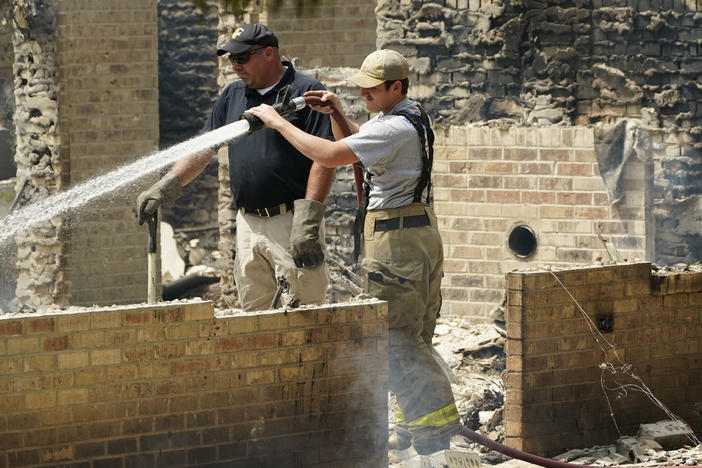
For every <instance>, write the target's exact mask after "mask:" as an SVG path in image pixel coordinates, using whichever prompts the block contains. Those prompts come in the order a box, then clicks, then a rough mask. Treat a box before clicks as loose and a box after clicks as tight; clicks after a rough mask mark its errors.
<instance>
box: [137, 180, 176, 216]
mask: <svg viewBox="0 0 702 468" xmlns="http://www.w3.org/2000/svg"><path fill="white" fill-rule="evenodd" d="M182 194H183V186H182V185H181V184H180V180H179V179H178V176H176V175H175V174H173V173H172V172H169V173H167V174H166V175H165V176H163V177H162V178H161V180H159V181H158V182H156V183H155V184H154V185H152V186H151V187H150V188H148V189H146V190H144V191H143V192H141V193H140V194H139V196H138V197H137V215H138V216H139V224H144V221H146V218H148V217H149V216H151V215H153V214H154V213H156V210H158V207H159V206H161V205H165V204H166V203H172V202H174V201H175V200H177V199H178V197H180V196H181V195H182Z"/></svg>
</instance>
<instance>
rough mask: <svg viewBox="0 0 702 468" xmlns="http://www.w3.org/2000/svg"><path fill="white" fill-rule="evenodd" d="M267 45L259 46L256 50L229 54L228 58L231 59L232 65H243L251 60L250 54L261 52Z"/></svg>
mask: <svg viewBox="0 0 702 468" xmlns="http://www.w3.org/2000/svg"><path fill="white" fill-rule="evenodd" d="M267 47H268V46H265V47H261V48H260V49H256V50H247V51H246V52H242V53H240V54H236V55H232V54H229V60H231V62H232V65H233V64H234V63H238V64H239V65H243V64H245V63H248V61H249V60H251V56H252V55H253V54H257V53H259V52H261V51H262V50H265V49H266V48H267Z"/></svg>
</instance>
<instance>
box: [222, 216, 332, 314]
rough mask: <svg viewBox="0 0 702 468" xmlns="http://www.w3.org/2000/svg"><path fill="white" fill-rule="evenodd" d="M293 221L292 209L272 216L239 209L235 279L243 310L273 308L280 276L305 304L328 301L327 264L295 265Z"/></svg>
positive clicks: (322, 234)
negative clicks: (326, 298) (258, 214)
mask: <svg viewBox="0 0 702 468" xmlns="http://www.w3.org/2000/svg"><path fill="white" fill-rule="evenodd" d="M292 220H293V214H292V212H287V213H284V214H281V215H278V216H272V217H270V218H266V217H260V216H256V215H254V214H243V213H242V212H241V210H239V211H238V212H237V215H236V258H235V260H234V279H235V280H236V287H237V290H238V292H239V300H240V301H241V308H242V309H243V310H247V311H253V310H266V309H268V308H270V306H271V303H272V302H273V296H274V295H275V291H276V289H277V287H278V283H277V278H278V277H279V276H284V277H285V279H287V280H288V282H289V283H290V291H289V293H290V294H291V295H293V296H294V297H295V298H297V299H299V300H300V301H302V303H303V304H319V303H322V302H324V298H325V295H326V291H327V283H328V281H327V267H326V263H325V262H322V264H321V265H319V266H318V267H316V268H297V267H296V266H295V262H294V261H293V258H292V255H291V254H290V230H291V229H292ZM323 224H324V222H322V226H320V230H321V233H320V239H322V241H323V240H324V226H323Z"/></svg>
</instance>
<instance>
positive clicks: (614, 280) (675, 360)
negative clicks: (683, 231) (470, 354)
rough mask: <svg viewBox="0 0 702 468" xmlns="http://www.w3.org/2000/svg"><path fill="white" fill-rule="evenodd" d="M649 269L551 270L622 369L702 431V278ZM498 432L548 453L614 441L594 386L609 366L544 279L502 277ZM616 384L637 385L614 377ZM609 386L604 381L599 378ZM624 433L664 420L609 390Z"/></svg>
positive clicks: (639, 401)
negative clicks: (603, 329)
mask: <svg viewBox="0 0 702 468" xmlns="http://www.w3.org/2000/svg"><path fill="white" fill-rule="evenodd" d="M651 268H652V265H651V264H650V263H634V264H620V265H612V266H604V267H590V268H582V269H571V270H563V271H558V272H556V276H557V277H558V279H559V280H560V281H561V282H562V283H563V284H564V285H565V287H566V288H567V289H568V291H570V293H571V294H572V295H573V296H574V297H575V299H576V300H577V302H578V303H579V304H580V306H581V307H582V308H583V310H584V311H585V312H586V313H587V314H588V315H589V316H590V317H592V318H593V319H596V318H597V317H598V316H603V315H610V316H611V317H612V318H613V331H612V332H611V333H603V336H604V337H605V338H606V340H607V341H608V342H609V343H611V344H612V345H613V346H614V349H615V350H616V353H617V354H618V356H619V357H620V358H621V360H622V361H623V362H625V363H629V364H631V365H632V366H633V367H632V369H633V371H634V373H635V374H636V375H637V376H638V377H639V378H641V379H642V381H643V382H644V383H645V385H646V386H648V387H649V388H650V390H651V391H652V392H653V394H654V395H655V396H656V397H657V398H658V399H659V400H660V401H662V402H663V403H664V404H665V405H666V406H667V407H668V408H670V409H671V410H672V411H673V413H675V414H677V415H678V416H679V417H682V418H683V419H685V420H687V422H688V423H689V424H690V425H691V426H692V428H693V429H694V430H695V431H696V432H697V433H698V434H699V433H700V432H702V414H701V413H700V408H702V273H679V274H669V275H663V276H658V275H655V274H652V272H651ZM507 287H508V302H507V313H506V318H507V374H506V377H505V387H506V388H507V392H506V398H505V430H506V440H507V443H508V444H509V445H510V446H513V447H516V448H519V449H523V450H525V451H527V452H529V453H536V454H541V455H547V456H548V455H554V454H557V453H561V452H563V451H565V450H567V449H570V448H573V447H582V446H590V445H594V444H599V443H611V442H612V441H613V440H616V439H617V438H618V437H619V435H618V434H617V432H616V429H615V426H614V423H613V421H612V418H610V416H609V409H608V406H607V400H606V399H605V396H604V393H603V390H602V388H601V382H600V378H601V374H602V372H601V370H600V368H599V366H600V364H601V363H603V362H605V361H607V362H612V363H616V362H617V360H616V357H615V356H614V353H613V351H612V350H611V349H609V347H608V346H607V343H606V342H605V341H604V340H601V344H602V346H603V347H604V348H605V349H606V350H607V352H606V353H603V351H602V350H601V348H600V346H598V344H597V343H596V342H595V339H594V337H593V335H592V334H591V332H590V331H589V329H588V326H587V322H586V321H585V320H584V319H583V316H582V314H581V313H580V311H579V310H578V307H577V306H576V304H575V302H574V301H573V300H572V299H571V298H570V297H569V295H568V293H567V292H566V291H565V290H564V289H563V287H561V286H560V285H559V284H558V282H557V281H556V279H555V278H554V277H553V276H552V275H551V273H549V272H546V271H538V272H530V273H523V272H513V273H509V274H508V275H507ZM619 377H620V378H621V381H622V383H627V384H629V383H634V380H632V379H630V378H626V377H624V376H623V375H621V374H620V375H619ZM606 382H608V383H610V384H611V379H606ZM607 395H608V396H609V398H610V401H611V403H612V408H613V413H614V416H615V418H616V422H617V424H618V426H619V428H620V430H621V431H622V433H623V434H624V435H634V434H635V433H636V430H637V429H638V425H639V424H641V423H650V422H656V421H659V420H662V419H668V418H667V417H666V415H665V414H664V413H663V412H662V411H661V410H660V409H658V408H657V407H655V406H654V405H653V404H652V403H651V402H650V401H649V400H648V399H646V398H645V397H644V396H643V394H641V393H637V392H635V391H629V392H628V395H627V396H626V397H624V398H620V399H618V398H617V392H615V391H610V392H607Z"/></svg>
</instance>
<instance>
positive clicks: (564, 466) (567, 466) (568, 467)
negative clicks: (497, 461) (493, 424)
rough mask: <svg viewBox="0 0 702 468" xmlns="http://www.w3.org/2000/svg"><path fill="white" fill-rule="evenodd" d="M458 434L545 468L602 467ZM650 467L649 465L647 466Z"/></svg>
mask: <svg viewBox="0 0 702 468" xmlns="http://www.w3.org/2000/svg"><path fill="white" fill-rule="evenodd" d="M460 434H461V435H462V436H463V437H465V438H466V439H469V440H472V441H473V442H476V443H478V444H480V445H482V446H484V447H487V448H489V449H490V450H494V451H495V452H500V453H501V454H503V455H507V456H508V457H511V458H516V459H518V460H522V461H525V462H528V463H532V464H534V465H539V466H543V467H546V468H602V467H597V466H594V465H578V464H577V463H566V462H562V461H558V460H552V459H551V458H544V457H540V456H538V455H532V454H530V453H526V452H522V451H521V450H517V449H515V448H512V447H508V446H506V445H503V444H501V443H499V442H495V441H494V440H492V439H489V438H487V437H485V436H483V435H480V434H478V433H477V432H475V431H471V430H470V429H468V428H467V427H464V428H463V430H461V432H460ZM626 466H627V468H644V467H643V466H633V465H626ZM647 468H651V467H647ZM666 468H702V466H700V465H684V467H683V466H668V465H666Z"/></svg>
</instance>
